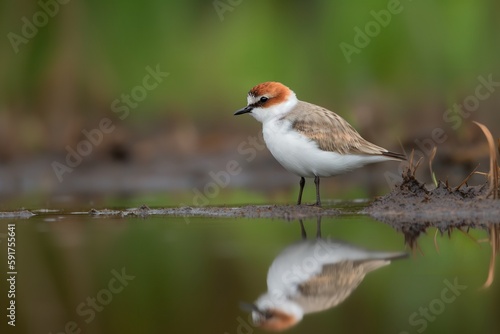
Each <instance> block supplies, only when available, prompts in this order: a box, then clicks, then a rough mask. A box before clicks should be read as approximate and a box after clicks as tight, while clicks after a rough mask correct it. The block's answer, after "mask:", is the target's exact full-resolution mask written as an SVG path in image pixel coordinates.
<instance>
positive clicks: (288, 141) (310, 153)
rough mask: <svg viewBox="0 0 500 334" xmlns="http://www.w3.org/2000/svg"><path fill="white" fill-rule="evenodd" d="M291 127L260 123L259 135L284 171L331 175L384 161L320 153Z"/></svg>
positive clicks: (276, 121)
mask: <svg viewBox="0 0 500 334" xmlns="http://www.w3.org/2000/svg"><path fill="white" fill-rule="evenodd" d="M291 126H292V125H291V122H290V121H287V120H280V119H279V118H275V119H273V120H269V121H268V122H265V123H264V124H263V134H264V140H265V142H266V145H267V147H268V149H269V151H271V154H272V155H273V156H274V158H276V160H278V162H279V163H280V164H281V165H282V166H283V167H285V168H286V169H287V170H288V171H290V172H292V173H294V174H297V175H299V176H303V177H314V176H320V177H328V176H334V175H338V174H343V173H345V172H348V171H350V170H352V169H355V168H358V167H361V166H363V165H365V164H368V163H373V162H379V161H385V160H387V158H386V157H384V156H367V155H349V154H339V153H335V152H328V151H323V150H321V149H319V148H318V145H317V144H316V142H314V141H313V140H310V139H309V138H307V137H306V136H304V135H302V134H300V133H298V132H297V131H295V130H293V129H292V127H291Z"/></svg>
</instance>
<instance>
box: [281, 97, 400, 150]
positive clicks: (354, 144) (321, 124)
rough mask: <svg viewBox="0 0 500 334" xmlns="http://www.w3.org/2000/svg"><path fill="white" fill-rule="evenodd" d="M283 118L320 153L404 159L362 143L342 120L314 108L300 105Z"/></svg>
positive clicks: (323, 110) (377, 147)
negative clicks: (319, 150)
mask: <svg viewBox="0 0 500 334" xmlns="http://www.w3.org/2000/svg"><path fill="white" fill-rule="evenodd" d="M283 118H284V119H287V120H290V121H291V122H292V128H293V129H295V130H296V131H298V132H300V133H302V134H303V135H305V136H307V137H309V138H311V140H314V141H315V142H316V143H317V144H318V147H319V148H320V149H321V150H323V151H331V152H337V153H340V154H366V155H386V156H388V157H391V158H395V159H401V160H404V159H405V158H404V156H402V155H400V154H397V153H392V152H389V151H387V150H386V149H384V148H382V147H380V146H377V145H375V144H372V143H370V142H369V141H367V140H365V139H364V138H363V137H361V136H360V135H359V133H358V132H357V131H356V130H355V129H354V128H353V127H352V126H351V125H350V124H349V123H347V121H346V120H344V119H343V118H342V117H340V116H339V115H337V114H336V113H334V112H332V111H330V110H328V109H325V108H322V107H319V106H317V105H314V104H311V103H307V102H303V101H299V102H298V103H297V105H296V106H295V108H294V109H293V110H292V111H290V112H289V113H287V114H286V115H285V116H284V117H283Z"/></svg>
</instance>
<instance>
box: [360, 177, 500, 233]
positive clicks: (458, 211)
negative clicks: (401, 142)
mask: <svg viewBox="0 0 500 334" xmlns="http://www.w3.org/2000/svg"><path fill="white" fill-rule="evenodd" d="M362 213H365V214H369V215H370V216H371V217H373V218H375V219H377V220H380V221H383V222H385V223H388V224H390V225H394V226H395V227H398V226H404V225H407V224H411V225H413V226H414V228H415V229H416V228H417V226H416V225H422V226H429V225H432V226H435V227H438V228H439V229H440V230H441V231H445V230H446V229H447V228H449V227H450V226H455V227H460V226H468V227H476V226H477V227H479V226H481V227H485V226H486V225H488V224H491V223H500V200H494V199H491V198H488V185H487V184H485V185H482V186H468V185H462V186H461V187H450V186H449V185H447V184H445V183H443V182H441V181H440V182H439V183H438V187H437V188H435V189H431V190H429V189H426V188H425V186H424V184H422V183H420V182H419V181H418V180H417V179H415V177H414V175H413V174H412V173H411V172H410V171H407V172H405V173H404V175H403V181H402V183H401V184H400V185H399V186H396V187H395V188H394V189H393V190H392V191H391V192H390V193H389V194H387V195H385V196H383V197H380V198H378V199H376V200H375V201H374V202H373V203H371V204H370V205H369V206H368V207H366V208H365V209H364V210H362Z"/></svg>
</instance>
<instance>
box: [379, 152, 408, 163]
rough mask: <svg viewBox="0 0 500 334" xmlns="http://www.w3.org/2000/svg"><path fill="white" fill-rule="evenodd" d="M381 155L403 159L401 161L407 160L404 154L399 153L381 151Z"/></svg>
mask: <svg viewBox="0 0 500 334" xmlns="http://www.w3.org/2000/svg"><path fill="white" fill-rule="evenodd" d="M382 155H383V156H386V157H389V158H393V159H394V160H403V161H405V160H407V159H406V156H405V155H404V154H401V153H394V152H389V151H387V152H382Z"/></svg>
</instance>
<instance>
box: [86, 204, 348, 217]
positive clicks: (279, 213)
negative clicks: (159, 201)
mask: <svg viewBox="0 0 500 334" xmlns="http://www.w3.org/2000/svg"><path fill="white" fill-rule="evenodd" d="M339 213H340V211H339V210H337V209H323V208H320V207H316V206H307V205H300V206H299V205H247V206H242V207H180V208H165V209H150V208H149V207H147V206H146V205H143V206H141V207H140V208H133V209H127V210H106V209H104V210H96V209H92V210H90V211H89V214H91V215H93V216H121V217H127V216H137V217H149V216H181V217H194V216H203V217H228V218H281V219H302V218H310V217H331V216H336V215H338V214H339Z"/></svg>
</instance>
